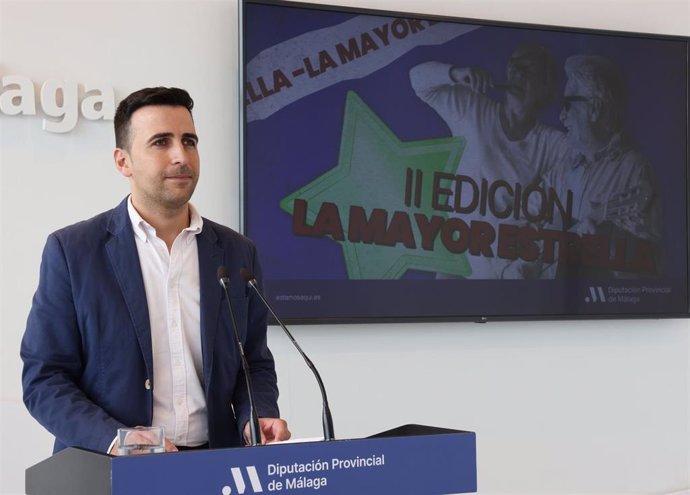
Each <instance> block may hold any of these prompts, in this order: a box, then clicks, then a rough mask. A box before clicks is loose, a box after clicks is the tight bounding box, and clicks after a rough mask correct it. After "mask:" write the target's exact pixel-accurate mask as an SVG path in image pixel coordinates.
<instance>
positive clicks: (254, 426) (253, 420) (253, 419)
mask: <svg viewBox="0 0 690 495" xmlns="http://www.w3.org/2000/svg"><path fill="white" fill-rule="evenodd" d="M216 276H217V277H218V282H220V286H221V287H222V288H223V293H225V300H226V301H227V303H228V309H230V319H231V320H232V329H233V330H234V331H235V342H236V343H237V349H238V350H239V353H240V360H241V361H242V369H243V370H244V380H245V383H246V386H247V394H248V395H249V434H250V435H249V436H250V445H252V446H256V445H261V427H260V426H259V416H258V415H257V414H256V407H254V390H253V389H252V380H251V377H250V376H249V364H248V363H247V357H246V356H245V354H244V346H243V345H242V339H241V338H240V334H239V330H238V329H237V321H236V320H235V312H234V311H233V309H232V302H231V300H230V277H228V270H227V269H226V268H225V267H224V266H222V265H221V266H219V267H218V271H217V272H216Z"/></svg>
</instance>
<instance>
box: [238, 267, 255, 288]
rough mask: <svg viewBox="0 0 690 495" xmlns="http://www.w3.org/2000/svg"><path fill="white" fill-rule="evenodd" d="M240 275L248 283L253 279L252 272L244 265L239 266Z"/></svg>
mask: <svg viewBox="0 0 690 495" xmlns="http://www.w3.org/2000/svg"><path fill="white" fill-rule="evenodd" d="M240 276H241V277H242V279H244V282H245V283H246V284H248V283H249V282H251V281H252V280H254V274H253V273H252V272H250V271H249V270H247V269H246V268H245V267H242V268H240Z"/></svg>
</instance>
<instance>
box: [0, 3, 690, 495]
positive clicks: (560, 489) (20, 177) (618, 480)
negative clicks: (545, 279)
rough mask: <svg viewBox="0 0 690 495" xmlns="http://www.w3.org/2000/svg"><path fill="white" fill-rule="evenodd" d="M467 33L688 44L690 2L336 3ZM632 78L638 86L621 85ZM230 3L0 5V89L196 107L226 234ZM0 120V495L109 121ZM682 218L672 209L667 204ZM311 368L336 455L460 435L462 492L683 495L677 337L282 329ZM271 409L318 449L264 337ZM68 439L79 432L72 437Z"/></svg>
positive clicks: (685, 370) (684, 415)
mask: <svg viewBox="0 0 690 495" xmlns="http://www.w3.org/2000/svg"><path fill="white" fill-rule="evenodd" d="M340 3H341V4H344V5H345V4H346V5H353V6H368V7H374V8H383V9H397V10H408V11H413V12H414V11H417V12H429V13H440V14H448V15H456V16H466V17H475V18H484V19H496V20H513V21H521V22H531V23H543V24H557V25H565V26H583V27H592V28H605V29H615V30H629V31H647V32H660V33H669V34H680V35H685V36H688V35H690V0H655V1H652V0H644V1H639V0H637V1H633V0H598V1H596V2H595V1H586V0H570V1H565V0H512V1H511V0H502V1H498V0H483V1H477V0H425V1H420V0H340ZM641 70H644V68H641ZM236 73H237V2H236V0H227V1H218V2H202V1H198V2H189V1H186V2H167V1H166V2H162V1H159V2H119V1H112V0H111V1H102V2H64V1H49V2H40V3H39V2H26V1H24V2H8V1H4V0H0V76H2V75H7V74H22V75H25V76H28V77H29V78H31V79H32V80H33V81H34V83H36V85H37V86H39V85H40V84H41V83H42V82H43V81H45V80H47V79H60V80H62V79H67V80H73V81H77V82H79V83H86V82H92V81H93V82H102V83H104V84H107V85H110V86H113V87H114V88H115V91H116V96H117V97H118V98H122V97H123V96H125V95H126V94H128V93H129V92H130V91H132V90H135V89H138V88H140V87H143V86H147V85H158V84H163V85H176V86H181V87H185V88H187V89H189V90H190V92H191V93H192V95H193V96H194V98H195V100H196V109H195V120H196V123H197V130H198V132H199V134H200V136H201V153H202V163H203V168H202V179H201V182H200V186H199V188H198V190H197V193H196V195H195V203H196V204H197V205H198V206H199V207H200V209H201V211H202V212H203V213H204V214H205V215H206V216H209V217H211V218H214V219H216V220H219V221H221V222H224V223H227V224H228V225H230V226H233V227H237V226H238V224H239V205H238V200H237V198H238V194H239V187H238V164H237V161H238V160H237V146H236V143H237V135H238V125H237V117H236V115H237V112H238V103H237V101H238V99H237V87H238V86H237V80H236V77H237V76H236ZM41 118H42V116H40V115H38V116H6V115H0V215H1V224H0V235H1V240H2V242H1V243H0V258H1V260H2V263H1V265H0V301H1V304H2V306H1V313H0V314H1V319H0V322H1V323H0V325H1V326H0V344H1V348H0V356H1V357H0V359H1V362H0V369H1V370H2V382H1V383H2V396H1V401H2V402H1V403H0V414H1V416H0V493H4V494H9V493H13V494H15V493H23V477H24V469H25V468H26V467H28V466H29V465H31V464H33V463H35V462H38V461H39V460H41V459H43V458H45V457H47V456H49V455H50V452H51V445H52V439H51V437H50V435H48V434H47V433H46V432H44V431H43V429H42V428H41V427H40V426H39V425H38V424H37V423H36V422H35V421H34V420H33V419H32V418H31V417H30V416H29V415H28V413H26V411H25V409H24V406H23V404H22V402H21V386H20V375H21V363H20V360H19V357H18V348H19V341H20V339H21V335H22V332H23V327H24V323H25V319H26V315H27V313H28V310H29V306H30V303H31V296H32V294H33V291H34V290H35V286H36V283H37V278H38V263H39V259H40V253H41V250H42V247H43V243H44V241H45V237H46V236H47V234H48V233H49V232H51V231H52V230H54V229H56V228H58V227H60V226H63V225H66V224H68V223H72V222H74V221H77V220H79V219H82V218H86V217H87V216H90V215H92V214H95V213H97V212H99V211H101V210H104V209H107V208H110V207H112V206H113V205H114V204H115V203H116V202H117V201H118V200H119V199H121V198H122V197H123V196H124V195H125V194H126V192H127V184H126V182H125V180H124V179H123V178H121V177H120V176H118V175H117V174H116V172H115V170H114V167H113V165H112V159H111V149H112V147H113V139H112V136H111V135H112V131H111V123H110V122H92V121H86V120H81V121H80V122H79V124H78V125H77V127H76V128H75V129H74V130H73V131H72V132H71V133H69V134H65V135H57V134H51V133H48V132H45V131H42V130H41ZM678 207H679V208H680V207H682V205H678ZM292 330H293V332H294V334H295V335H296V337H297V338H298V339H300V340H301V342H302V346H303V348H304V349H305V350H306V351H307V352H308V353H309V354H310V355H311V357H312V360H313V361H314V362H315V363H316V364H317V366H319V368H320V369H321V372H322V375H323V378H324V381H325V383H326V385H327V387H328V390H329V398H330V400H331V406H332V409H333V413H334V415H335V422H336V433H337V435H338V436H339V437H341V438H346V437H359V436H364V435H368V434H371V433H374V432H377V431H380V430H382V429H386V428H389V427H392V426H397V425H399V424H403V423H410V422H420V423H426V424H433V425H440V426H447V427H451V428H461V429H469V430H473V431H476V432H477V439H478V464H479V467H478V470H479V472H478V475H479V487H480V491H481V492H482V493H649V494H661V493H669V492H673V491H679V490H682V489H688V488H690V365H689V364H690V338H689V332H688V322H687V321H685V320H661V321H659V320H646V321H586V322H538V323H526V322H521V323H489V324H486V325H477V324H473V323H447V324H387V325H359V326H349V325H340V326H311V327H293V328H292ZM270 340H271V345H272V348H273V350H274V353H275V355H276V359H277V366H278V371H279V376H280V387H281V390H282V396H281V407H282V410H283V413H284V416H285V417H286V418H287V419H288V420H289V421H290V423H291V426H292V429H293V432H294V434H295V436H298V437H309V436H317V435H318V434H319V433H320V402H319V398H318V393H317V388H316V386H315V384H314V383H313V379H312V377H311V375H310V374H309V372H308V371H307V370H305V368H304V366H303V364H302V362H301V361H300V360H299V358H298V357H297V356H295V353H294V351H293V350H292V349H291V348H290V345H289V343H288V342H287V340H286V338H285V337H284V336H283V335H282V334H281V333H280V332H279V331H277V330H276V329H271V333H270ZM85 426H86V425H85Z"/></svg>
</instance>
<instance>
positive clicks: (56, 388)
mask: <svg viewBox="0 0 690 495" xmlns="http://www.w3.org/2000/svg"><path fill="white" fill-rule="evenodd" d="M197 246H198V251H199V276H200V285H201V294H200V297H201V299H200V300H201V302H200V304H201V344H202V356H203V374H204V376H203V385H204V390H205V394H206V404H207V408H208V432H209V443H210V447H212V448H220V447H231V446H239V445H241V444H242V443H243V442H242V440H241V438H242V437H241V429H242V427H243V425H244V424H245V423H246V421H247V420H248V418H249V408H248V397H247V392H246V389H245V385H244V374H243V372H242V365H241V362H240V359H239V354H238V351H237V349H236V347H237V346H236V344H235V337H234V333H233V330H232V327H231V324H232V323H231V321H230V317H229V311H228V307H227V304H226V303H225V301H224V296H223V291H222V288H221V286H220V284H219V283H218V280H217V269H218V267H219V266H221V265H223V266H226V267H227V269H228V274H229V277H230V281H231V283H230V285H231V299H232V301H233V310H234V312H235V318H236V320H237V326H238V328H239V331H240V335H241V339H242V341H243V345H244V350H245V354H246V355H247V360H248V362H249V366H250V369H251V379H252V384H253V387H254V398H255V401H256V408H257V412H258V414H259V416H264V417H279V412H278V405H277V400H278V389H277V385H276V374H275V368H274V363H273V356H272V355H271V353H270V351H269V350H268V347H267V345H266V310H265V308H264V307H263V306H262V304H261V301H260V300H259V299H258V297H257V296H256V294H254V293H253V292H251V291H249V290H248V289H247V288H246V285H245V283H244V281H243V280H242V278H241V277H240V274H239V271H240V268H242V267H246V268H248V269H249V270H251V271H252V272H253V273H254V275H255V277H257V280H261V278H260V276H261V269H260V266H259V262H258V259H257V253H256V248H255V246H254V244H253V243H252V242H251V241H250V240H248V239H247V238H245V237H244V236H242V235H240V234H238V233H237V232H235V231H233V230H231V229H229V228H227V227H224V226H222V225H219V224H217V223H214V222H211V221H209V220H207V219H204V220H203V230H202V232H201V233H200V234H199V235H197ZM21 357H22V360H23V361H24V369H23V374H22V383H23V387H24V403H25V404H26V407H27V408H28V410H29V412H30V413H31V414H32V415H33V416H34V417H35V418H36V419H37V420H38V421H39V423H41V424H42V425H43V426H44V427H45V428H46V429H48V431H50V432H51V433H52V434H53V435H55V447H54V452H57V451H59V450H61V449H63V448H65V447H68V446H74V447H82V448H87V449H91V450H95V451H101V452H104V451H106V450H107V449H108V446H109V445H110V443H111V442H112V440H113V439H114V438H115V435H116V431H117V429H118V428H121V427H123V426H135V425H150V424H151V420H152V416H153V393H152V392H153V387H155V386H156V377H155V376H153V357H152V351H151V335H150V324H149V314H148V307H147V303H146V293H145V290H144V282H143V277H142V274H141V267H140V264H139V256H138V254H137V248H136V244H135V240H134V232H133V229H132V224H131V222H130V219H129V216H128V213H127V200H126V199H125V200H124V201H122V203H120V205H119V206H117V207H116V208H115V209H113V210H110V211H107V212H105V213H102V214H100V215H98V216H96V217H94V218H92V219H90V220H86V221H84V222H80V223H77V224H75V225H72V226H69V227H66V228H64V229H61V230H59V231H57V232H54V233H53V234H51V235H50V236H49V237H48V240H47V242H46V246H45V249H44V251H43V259H42V261H41V270H40V281H39V285H38V289H37V291H36V294H35V295H34V299H33V304H32V307H31V312H30V314H29V318H28V321H27V326H26V331H25V333H24V338H23V340H22V343H21Z"/></svg>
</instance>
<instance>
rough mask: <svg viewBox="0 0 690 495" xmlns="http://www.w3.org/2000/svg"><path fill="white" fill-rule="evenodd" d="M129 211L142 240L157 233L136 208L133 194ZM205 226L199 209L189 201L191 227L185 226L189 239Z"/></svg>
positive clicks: (136, 232) (135, 232) (136, 231)
mask: <svg viewBox="0 0 690 495" xmlns="http://www.w3.org/2000/svg"><path fill="white" fill-rule="evenodd" d="M127 213H128V214H129V220H130V222H132V228H133V229H134V235H136V236H137V237H138V238H139V239H140V240H142V241H144V242H146V241H147V240H148V235H153V236H155V235H156V229H155V228H153V226H152V225H151V224H149V223H148V222H147V221H146V220H144V219H143V218H142V217H141V215H140V214H139V212H138V211H137V210H136V208H134V204H132V195H131V194H130V195H129V198H127ZM203 226H204V220H203V219H202V218H201V215H199V212H198V210H197V209H196V208H195V207H194V205H193V204H192V203H189V227H187V228H185V229H184V230H183V232H188V233H189V234H190V236H189V239H190V240H191V239H193V238H194V237H193V236H195V235H197V234H200V233H201V230H202V228H203Z"/></svg>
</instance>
